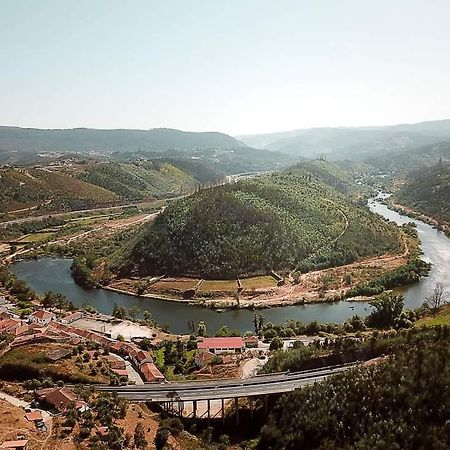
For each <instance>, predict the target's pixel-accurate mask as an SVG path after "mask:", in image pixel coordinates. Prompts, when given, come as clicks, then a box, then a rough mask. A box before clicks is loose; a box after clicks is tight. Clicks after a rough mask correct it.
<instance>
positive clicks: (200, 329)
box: [197, 320, 206, 336]
mask: <svg viewBox="0 0 450 450" xmlns="http://www.w3.org/2000/svg"><path fill="white" fill-rule="evenodd" d="M197 334H198V335H199V336H206V324H205V322H203V320H201V321H200V322H199V323H198V327H197Z"/></svg>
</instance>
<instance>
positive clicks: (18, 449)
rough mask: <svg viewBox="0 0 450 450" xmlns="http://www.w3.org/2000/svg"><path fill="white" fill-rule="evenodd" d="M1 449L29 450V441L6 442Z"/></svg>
mask: <svg viewBox="0 0 450 450" xmlns="http://www.w3.org/2000/svg"><path fill="white" fill-rule="evenodd" d="M0 448H9V449H14V450H27V448H28V439H20V440H17V441H5V442H3V444H2V445H1V446H0Z"/></svg>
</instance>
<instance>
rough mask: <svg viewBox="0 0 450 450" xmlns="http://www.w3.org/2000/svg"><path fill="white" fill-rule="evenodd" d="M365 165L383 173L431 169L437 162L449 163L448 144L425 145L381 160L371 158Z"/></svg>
mask: <svg viewBox="0 0 450 450" xmlns="http://www.w3.org/2000/svg"><path fill="white" fill-rule="evenodd" d="M366 161H367V163H368V164H370V165H371V166H372V167H375V168H378V169H380V170H381V171H383V172H409V171H413V170H419V169H423V168H426V167H432V166H434V165H436V164H437V163H438V162H439V161H443V162H450V142H439V143H437V144H432V145H425V146H423V147H419V148H417V149H413V150H409V151H407V152H405V151H397V152H393V153H389V154H387V155H384V156H383V157H382V158H379V157H377V156H373V157H370V158H368V159H367V160H366Z"/></svg>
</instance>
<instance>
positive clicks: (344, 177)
mask: <svg viewBox="0 0 450 450" xmlns="http://www.w3.org/2000/svg"><path fill="white" fill-rule="evenodd" d="M296 169H303V170H305V171H307V172H309V173H310V174H311V175H312V176H313V177H315V178H316V179H318V180H320V181H322V182H324V183H325V184H327V185H329V186H331V187H332V188H334V189H336V190H337V191H339V192H341V193H342V194H353V193H355V192H356V191H357V190H360V189H361V188H360V187H359V186H358V185H357V184H356V183H355V182H354V181H353V179H352V177H351V175H350V174H349V173H348V172H347V171H345V170H344V169H342V168H341V167H340V166H339V165H338V164H335V163H332V162H327V161H324V160H321V159H316V160H311V161H304V162H301V163H299V164H297V166H296Z"/></svg>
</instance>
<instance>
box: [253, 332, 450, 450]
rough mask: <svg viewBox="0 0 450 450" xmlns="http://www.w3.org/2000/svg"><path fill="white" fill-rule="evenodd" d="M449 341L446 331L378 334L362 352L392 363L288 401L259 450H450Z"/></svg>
mask: <svg viewBox="0 0 450 450" xmlns="http://www.w3.org/2000/svg"><path fill="white" fill-rule="evenodd" d="M449 336H450V328H449V327H448V326H442V327H441V326H440V327H436V328H434V329H430V330H424V331H417V330H414V329H410V330H403V331H397V332H391V333H390V337H387V338H381V339H379V338H377V337H376V336H372V337H371V338H370V339H367V340H366V342H363V343H362V344H361V345H360V346H361V347H363V348H365V349H366V351H367V352H369V353H380V352H381V353H380V354H386V353H388V354H390V356H389V357H388V358H383V359H381V360H378V361H376V362H375V363H374V364H371V365H369V366H366V367H360V368H358V369H353V370H350V371H348V372H345V373H342V374H339V375H337V376H334V377H332V378H330V379H329V380H326V381H324V382H321V383H317V384H315V385H314V386H311V387H306V388H303V389H298V390H296V391H295V392H292V393H290V394H287V395H283V396H282V397H281V398H280V399H279V400H278V401H277V403H276V405H275V407H274V408H272V410H271V415H270V418H269V421H268V423H267V424H266V425H265V426H264V427H263V428H262V432H261V437H260V439H259V442H258V445H257V447H256V448H257V449H264V450H276V449H280V450H281V449H292V450H293V449H299V448H301V449H305V450H308V449H336V448H339V449H367V448H371V449H411V450H412V449H445V448H449V446H450V437H449V433H448V431H447V428H448V418H449V416H450V401H449V398H450V397H449V396H448V395H446V393H447V392H448V391H449V389H450V381H449V380H450V346H449V343H448V338H449ZM355 345H357V344H355V340H353V343H352V342H351V341H349V342H347V352H348V351H349V349H351V348H352V346H353V347H355ZM284 353H286V358H287V357H288V356H289V352H284Z"/></svg>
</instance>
